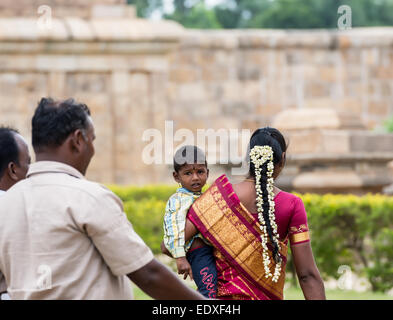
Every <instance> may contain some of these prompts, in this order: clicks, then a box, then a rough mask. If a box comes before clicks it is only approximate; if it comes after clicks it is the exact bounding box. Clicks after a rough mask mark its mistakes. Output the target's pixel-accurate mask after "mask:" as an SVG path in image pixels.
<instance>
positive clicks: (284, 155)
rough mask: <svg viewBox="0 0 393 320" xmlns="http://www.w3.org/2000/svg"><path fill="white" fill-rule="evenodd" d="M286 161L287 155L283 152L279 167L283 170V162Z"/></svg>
mask: <svg viewBox="0 0 393 320" xmlns="http://www.w3.org/2000/svg"><path fill="white" fill-rule="evenodd" d="M286 161H287V153H286V152H285V151H284V152H283V153H282V156H281V161H280V166H281V168H284V166H285V162H286Z"/></svg>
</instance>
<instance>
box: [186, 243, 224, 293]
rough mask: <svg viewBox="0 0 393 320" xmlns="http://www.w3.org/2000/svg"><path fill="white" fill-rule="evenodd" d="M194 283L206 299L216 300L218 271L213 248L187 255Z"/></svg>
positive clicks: (202, 248) (208, 247)
mask: <svg viewBox="0 0 393 320" xmlns="http://www.w3.org/2000/svg"><path fill="white" fill-rule="evenodd" d="M187 260H188V262H189V263H190V265H191V269H192V275H193V277H194V281H195V283H196V285H197V286H198V291H199V292H200V293H201V294H202V295H204V296H205V297H206V298H210V299H215V298H216V295H217V269H216V262H215V260H214V256H213V248H212V247H210V246H203V247H199V248H196V249H194V250H192V251H190V252H188V253H187Z"/></svg>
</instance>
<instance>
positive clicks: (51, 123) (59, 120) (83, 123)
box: [32, 98, 95, 175]
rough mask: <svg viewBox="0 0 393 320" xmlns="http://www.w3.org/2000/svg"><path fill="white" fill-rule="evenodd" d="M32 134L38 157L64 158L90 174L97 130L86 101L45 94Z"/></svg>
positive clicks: (76, 167) (48, 159)
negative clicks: (58, 98) (82, 102)
mask: <svg viewBox="0 0 393 320" xmlns="http://www.w3.org/2000/svg"><path fill="white" fill-rule="evenodd" d="M32 136H33V137H32V140H33V148H34V152H35V153H36V160H37V161H45V160H47V161H57V162H63V163H66V164H68V165H70V166H72V167H74V168H75V169H77V170H78V171H79V172H81V173H82V174H83V175H85V174H86V170H87V167H88V166H89V163H90V160H91V158H92V157H93V155H94V146H93V140H94V139H95V133H94V125H93V121H92V119H91V117H90V110H89V108H88V107H87V106H86V105H85V104H81V103H77V102H75V101H74V100H73V99H67V100H64V101H54V100H53V99H51V98H42V99H41V101H40V102H39V104H38V107H37V109H36V110H35V113H34V116H33V119H32Z"/></svg>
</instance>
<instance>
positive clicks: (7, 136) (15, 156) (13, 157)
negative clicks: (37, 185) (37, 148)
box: [0, 127, 30, 191]
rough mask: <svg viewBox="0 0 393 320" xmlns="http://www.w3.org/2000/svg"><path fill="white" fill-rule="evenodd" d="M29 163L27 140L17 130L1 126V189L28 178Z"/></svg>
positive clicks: (6, 188) (4, 189)
mask: <svg viewBox="0 0 393 320" xmlns="http://www.w3.org/2000/svg"><path fill="white" fill-rule="evenodd" d="M29 164H30V154H29V148H28V146H27V143H26V140H25V139H24V138H23V137H22V136H21V135H20V134H19V133H18V131H17V130H15V129H12V128H8V127H0V190H3V191H6V190H8V189H9V188H11V187H12V186H13V185H14V184H15V183H17V182H18V181H19V180H22V179H24V178H26V174H27V171H28V169H29Z"/></svg>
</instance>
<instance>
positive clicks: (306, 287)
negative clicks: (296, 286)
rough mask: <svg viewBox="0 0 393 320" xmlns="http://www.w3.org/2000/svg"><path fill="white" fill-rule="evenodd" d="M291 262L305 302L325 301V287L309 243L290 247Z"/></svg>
mask: <svg viewBox="0 0 393 320" xmlns="http://www.w3.org/2000/svg"><path fill="white" fill-rule="evenodd" d="M291 251H292V256H293V261H294V264H295V268H296V274H297V276H298V279H299V283H300V286H301V288H302V290H303V294H304V297H305V298H306V300H326V296H325V287H324V284H323V281H322V278H321V275H320V274H319V271H318V268H317V265H316V264H315V260H314V256H313V254H312V250H311V244H310V242H304V243H300V244H297V245H294V246H291Z"/></svg>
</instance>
